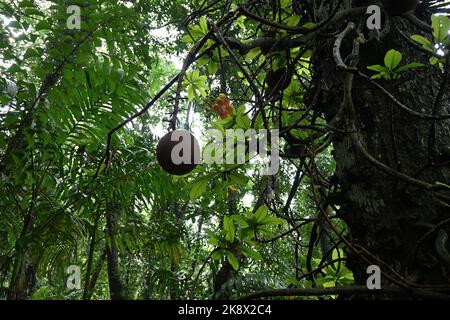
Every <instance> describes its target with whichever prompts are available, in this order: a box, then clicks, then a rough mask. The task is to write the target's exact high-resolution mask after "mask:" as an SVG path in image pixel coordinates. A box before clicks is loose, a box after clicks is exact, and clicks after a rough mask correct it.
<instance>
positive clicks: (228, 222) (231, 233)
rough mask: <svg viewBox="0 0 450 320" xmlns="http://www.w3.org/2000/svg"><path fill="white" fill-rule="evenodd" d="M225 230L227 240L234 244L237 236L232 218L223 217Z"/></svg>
mask: <svg viewBox="0 0 450 320" xmlns="http://www.w3.org/2000/svg"><path fill="white" fill-rule="evenodd" d="M223 229H224V230H225V239H226V240H227V241H229V242H233V241H234V237H235V235H236V227H235V226H234V222H233V219H232V218H230V217H228V216H224V217H223Z"/></svg>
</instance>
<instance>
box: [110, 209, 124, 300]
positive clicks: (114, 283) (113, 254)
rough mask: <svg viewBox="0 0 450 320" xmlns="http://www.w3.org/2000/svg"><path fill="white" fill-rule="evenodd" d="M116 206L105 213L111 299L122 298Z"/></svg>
mask: <svg viewBox="0 0 450 320" xmlns="http://www.w3.org/2000/svg"><path fill="white" fill-rule="evenodd" d="M117 211H118V209H117V208H116V207H112V208H110V209H109V210H108V212H107V213H106V231H107V237H108V244H107V246H106V248H107V249H106V257H107V261H108V280H109V292H110V296H111V300H123V299H124V298H125V297H124V296H123V289H122V282H121V280H120V271H119V253H118V251H117V246H116V225H117V223H116V222H117V221H116V219H117Z"/></svg>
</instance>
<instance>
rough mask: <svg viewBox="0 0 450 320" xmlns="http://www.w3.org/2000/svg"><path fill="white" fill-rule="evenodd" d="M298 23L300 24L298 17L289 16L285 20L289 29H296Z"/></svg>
mask: <svg viewBox="0 0 450 320" xmlns="http://www.w3.org/2000/svg"><path fill="white" fill-rule="evenodd" d="M299 22H300V16H299V15H294V16H290V17H289V18H288V19H287V20H286V24H287V25H288V26H289V27H296V26H298V24H299Z"/></svg>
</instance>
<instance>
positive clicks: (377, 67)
mask: <svg viewBox="0 0 450 320" xmlns="http://www.w3.org/2000/svg"><path fill="white" fill-rule="evenodd" d="M367 69H369V70H373V71H378V72H386V71H388V69H386V67H385V66H381V65H379V64H375V65H373V66H367Z"/></svg>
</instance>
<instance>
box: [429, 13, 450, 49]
mask: <svg viewBox="0 0 450 320" xmlns="http://www.w3.org/2000/svg"><path fill="white" fill-rule="evenodd" d="M431 26H432V27H433V37H434V40H436V42H438V43H442V44H444V43H445V42H446V40H447V39H448V38H449V33H448V32H449V29H450V19H449V18H448V17H446V16H443V15H439V16H438V15H433V16H432V17H431Z"/></svg>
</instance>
